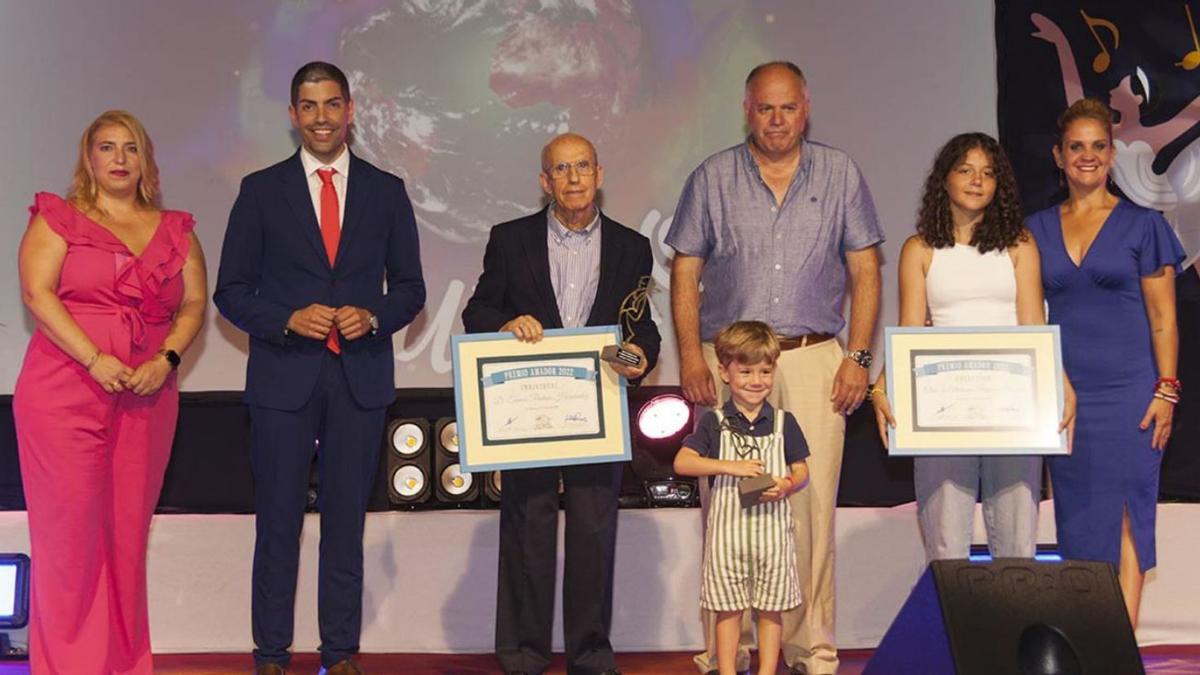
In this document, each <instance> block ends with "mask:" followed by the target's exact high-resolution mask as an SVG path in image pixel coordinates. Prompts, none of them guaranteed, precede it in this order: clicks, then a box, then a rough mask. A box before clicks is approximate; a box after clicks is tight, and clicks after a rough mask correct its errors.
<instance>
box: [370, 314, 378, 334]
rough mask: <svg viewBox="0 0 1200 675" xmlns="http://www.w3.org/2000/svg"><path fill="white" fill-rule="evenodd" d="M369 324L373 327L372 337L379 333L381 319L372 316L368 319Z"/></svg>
mask: <svg viewBox="0 0 1200 675" xmlns="http://www.w3.org/2000/svg"><path fill="white" fill-rule="evenodd" d="M367 323H368V324H369V325H370V326H371V335H375V334H377V333H378V332H379V317H377V316H375V315H374V314H372V315H371V318H369V319H367Z"/></svg>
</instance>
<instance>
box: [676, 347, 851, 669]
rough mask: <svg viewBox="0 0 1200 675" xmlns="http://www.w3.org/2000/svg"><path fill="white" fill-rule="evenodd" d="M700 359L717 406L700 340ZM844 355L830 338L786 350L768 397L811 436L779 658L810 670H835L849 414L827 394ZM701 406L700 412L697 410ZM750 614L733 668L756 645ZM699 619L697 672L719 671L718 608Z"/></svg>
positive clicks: (746, 661) (720, 396) (710, 353)
mask: <svg viewBox="0 0 1200 675" xmlns="http://www.w3.org/2000/svg"><path fill="white" fill-rule="evenodd" d="M703 351H704V360H705V362H706V363H707V364H708V368H709V370H710V371H712V375H713V379H714V380H715V382H716V387H717V401H718V405H720V404H721V403H724V401H725V398H726V397H727V396H728V395H729V394H728V391H727V388H726V387H725V384H724V383H723V382H722V381H721V377H720V375H719V374H718V373H717V354H716V350H715V349H713V346H712V344H711V343H704V345H703ZM844 358H845V355H844V353H843V352H842V348H841V346H840V345H839V344H838V343H837V341H835V340H827V341H825V342H822V343H820V344H816V345H812V346H811V347H802V348H800V349H791V350H788V351H785V352H783V353H782V354H781V355H780V357H779V364H778V367H777V368H776V371H775V389H774V390H773V391H772V392H771V396H770V398H769V400H770V402H771V405H773V406H775V408H776V409H778V410H786V411H788V412H790V413H792V415H793V416H795V418H796V421H797V422H799V423H800V429H801V431H803V432H804V438H805V440H806V441H808V451H809V453H810V454H809V457H808V472H809V481H808V486H807V487H805V488H804V489H803V490H800V491H799V492H797V493H796V494H794V495H792V496H791V498H790V499H791V505H792V518H793V519H794V520H795V521H796V528H795V536H796V566H797V567H798V568H799V570H800V587H801V589H802V595H803V602H802V603H801V605H800V606H799V607H797V608H796V609H793V610H789V611H786V612H783V659H784V661H785V662H786V663H787V664H788V665H789V666H791V667H794V668H796V669H797V670H799V671H800V672H805V673H809V674H810V675H831V674H833V673H836V672H837V668H838V658H837V646H836V643H835V641H834V618H835V617H834V588H833V555H834V550H833V548H834V546H833V536H834V533H833V514H834V510H835V508H836V506H837V488H838V478H839V476H840V475H841V472H842V445H843V443H844V442H845V438H846V420H845V418H843V417H842V416H841V415H839V414H837V413H835V412H833V403H832V402H830V400H829V397H830V394H832V393H833V378H834V375H835V374H836V373H837V370H838V368H839V367H840V366H841V364H842V360H843V359H844ZM698 412H701V411H698ZM700 497H701V507H702V519H703V521H704V522H707V521H708V480H707V479H704V480H701V481H700ZM750 614H751V613H750V612H746V615H745V616H744V617H743V618H742V639H741V645H740V647H739V649H738V658H737V662H738V670H745V669H747V668H749V667H750V652H749V649H750V648H751V647H752V646H753V645H754V633H753V623H752V620H751V617H750ZM700 619H701V621H702V622H703V623H704V646H705V651H704V653H703V654H698V655H697V656H696V657H695V659H694V660H695V663H696V666H697V667H698V668H699V669H700V672H701V673H707V672H709V671H715V670H716V669H717V656H716V645H717V632H716V624H717V622H716V613H715V612H710V611H706V610H703V609H702V610H700Z"/></svg>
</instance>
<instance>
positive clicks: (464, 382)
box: [450, 326, 632, 471]
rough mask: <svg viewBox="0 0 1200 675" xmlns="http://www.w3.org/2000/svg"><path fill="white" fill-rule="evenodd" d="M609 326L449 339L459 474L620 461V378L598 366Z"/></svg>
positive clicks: (625, 425) (625, 448)
mask: <svg viewBox="0 0 1200 675" xmlns="http://www.w3.org/2000/svg"><path fill="white" fill-rule="evenodd" d="M619 344H621V334H620V329H619V328H618V327H617V326H589V327H586V328H559V329H552V330H547V331H545V334H544V336H543V338H542V340H541V341H540V342H536V343H528V342H520V341H518V340H517V339H516V338H515V337H513V334H512V333H478V334H472V335H455V336H453V337H452V338H451V341H450V346H451V351H452V360H453V365H454V404H455V410H456V414H457V418H458V443H459V461H460V462H461V464H462V468H463V470H464V471H494V470H498V469H499V470H503V469H527V468H533V467H542V466H563V465H569V464H595V463H599V462H621V461H628V460H629V459H630V458H631V456H632V451H631V448H630V441H629V411H628V407H627V405H626V399H625V381H624V378H622V377H621V376H619V375H617V374H616V372H615V371H613V369H612V368H611V367H610V366H608V365H606V364H605V362H603V361H601V360H600V351H601V350H602V349H604V347H606V346H608V345H619Z"/></svg>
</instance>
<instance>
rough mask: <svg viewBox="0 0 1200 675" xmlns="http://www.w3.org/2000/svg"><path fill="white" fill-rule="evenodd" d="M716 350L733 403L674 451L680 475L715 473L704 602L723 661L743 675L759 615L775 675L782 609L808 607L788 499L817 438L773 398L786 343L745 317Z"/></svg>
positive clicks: (763, 656)
mask: <svg viewBox="0 0 1200 675" xmlns="http://www.w3.org/2000/svg"><path fill="white" fill-rule="evenodd" d="M714 346H715V347H716V352H717V361H718V362H719V367H718V372H719V373H720V375H721V380H722V381H724V382H725V385H726V386H727V387H728V388H729V400H728V401H726V402H725V404H724V405H723V406H721V408H720V409H717V410H713V411H710V412H708V413H706V414H705V415H704V417H703V418H701V420H700V424H699V425H697V427H696V431H695V433H693V434H692V435H691V436H688V437H687V438H685V439H684V441H683V447H682V448H680V450H679V452H678V454H676V455H675V471H676V472H677V473H679V474H682V475H685V476H709V477H710V478H709V481H710V485H711V491H710V494H711V496H710V499H709V506H708V524H707V528H706V530H705V540H704V569H703V573H702V575H701V590H700V604H701V606H703V607H704V608H705V609H709V610H713V611H715V612H717V664H718V667H719V669H720V673H721V675H735V673H736V672H737V671H736V660H737V650H738V637H739V635H740V633H741V623H742V614H743V612H744V611H745V610H746V609H749V608H753V609H754V610H755V611H756V613H757V614H758V672H759V675H767V674H770V675H774V673H775V668H776V665H777V664H778V659H779V643H780V635H781V633H782V626H781V624H780V612H782V611H783V610H786V609H791V608H793V607H795V606H797V605H799V604H800V579H799V574H798V573H797V570H796V550H795V539H794V537H793V536H792V527H793V525H792V523H793V521H792V515H791V507H790V505H789V504H788V501H787V497H788V496H789V495H791V494H792V493H793V492H795V491H797V490H799V489H800V488H802V487H804V484H805V483H807V482H808V464H807V463H805V461H804V458H805V457H807V456H808V444H807V443H805V441H804V434H803V433H802V432H801V431H800V425H799V424H797V423H796V418H794V417H792V414H791V413H789V412H787V411H776V410H775V409H774V408H773V407H772V406H771V404H770V403H768V402H767V397H768V396H769V395H770V393H771V387H772V385H773V384H774V379H775V361H776V360H777V359H778V358H779V339H778V338H777V337H776V335H775V333H774V331H772V330H771V328H770V326H768V325H766V324H765V323H762V322H759V321H738V322H736V323H733V324H730V325H728V326H726V327H725V328H723V329H721V331H720V332H719V333H717V338H716V341H715V344H714ZM764 473H765V474H768V475H770V476H772V477H773V478H774V479H775V485H774V487H771V488H769V489H768V490H767V491H766V492H764V493H762V496H761V497H760V498H759V500H758V503H756V504H754V505H752V506H748V507H745V508H743V507H742V505H741V501H740V498H739V490H738V483H739V482H741V480H742V479H743V478H747V477H752V476H758V475H760V474H764Z"/></svg>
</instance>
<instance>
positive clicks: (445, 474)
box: [434, 417, 479, 506]
mask: <svg viewBox="0 0 1200 675" xmlns="http://www.w3.org/2000/svg"><path fill="white" fill-rule="evenodd" d="M436 429H437V449H436V451H435V452H434V470H435V471H436V472H437V476H438V481H437V484H436V485H435V492H436V494H437V498H438V501H440V502H444V503H446V504H452V505H454V506H467V505H468V503H469V502H473V501H475V500H476V499H477V498H478V497H479V486H478V485H477V484H476V482H475V479H474V477H473V476H472V475H471V474H469V473H464V472H463V470H462V465H461V464H459V461H458V422H457V421H455V419H454V418H452V417H443V418H442V419H440V420H438V422H437V426H436Z"/></svg>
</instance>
